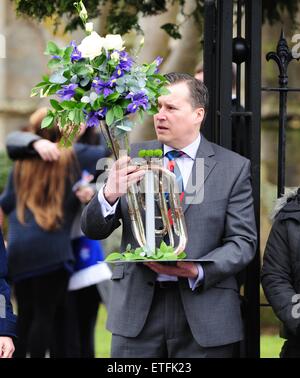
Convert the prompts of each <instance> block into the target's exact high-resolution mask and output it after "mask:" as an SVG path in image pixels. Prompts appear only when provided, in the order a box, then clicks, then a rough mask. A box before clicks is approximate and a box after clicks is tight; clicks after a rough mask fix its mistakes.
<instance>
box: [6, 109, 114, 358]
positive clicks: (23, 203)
mask: <svg viewBox="0 0 300 378" xmlns="http://www.w3.org/2000/svg"><path fill="white" fill-rule="evenodd" d="M46 113H47V109H45V108H41V109H38V110H37V111H36V112H35V113H34V114H33V115H32V116H31V118H30V128H29V129H30V131H31V133H20V134H17V137H16V139H15V143H14V144H13V147H12V150H13V151H15V152H16V154H19V157H20V159H19V160H18V161H16V163H15V165H14V168H13V171H12V172H11V175H10V178H9V182H8V185H7V187H6V190H5V191H4V193H3V194H2V195H1V197H0V205H1V207H2V209H3V211H4V212H5V213H6V214H7V215H8V216H9V232H8V268H9V276H10V277H11V278H12V280H13V281H14V285H15V293H16V300H17V305H18V314H19V317H18V323H17V335H18V339H17V343H16V353H15V356H16V357H25V356H26V355H27V353H28V352H29V354H30V356H31V357H45V355H46V352H47V351H48V350H50V356H57V351H56V350H55V345H57V344H59V343H58V342H55V337H54V335H57V334H58V332H57V327H56V323H57V314H58V309H59V308H60V307H61V306H62V305H63V303H64V301H65V298H66V293H67V288H68V282H69V278H70V275H71V274H72V273H73V266H74V254H73V249H72V244H71V239H70V234H71V228H72V223H73V220H74V218H75V216H76V214H77V211H78V209H79V208H80V201H79V198H78V197H80V196H81V197H83V196H84V195H83V194H82V193H81V195H79V194H78V193H74V192H73V191H72V186H73V185H74V183H75V182H77V181H78V180H79V179H80V177H81V164H82V163H85V162H86V161H88V162H89V164H90V165H91V166H94V167H95V166H96V162H97V160H98V159H99V158H100V157H103V156H105V155H106V154H107V152H106V149H105V148H102V149H101V148H100V149H99V148H98V149H97V151H95V150H90V149H89V148H85V147H84V146H77V148H76V149H75V148H74V149H73V148H70V149H58V148H57V145H56V146H55V148H53V144H56V143H57V142H58V141H59V139H60V137H61V135H60V132H59V129H58V127H55V128H51V129H41V127H40V126H41V122H42V120H43V118H44V117H45V116H46ZM24 138H25V139H26V141H24ZM18 146H20V148H18ZM49 146H52V149H51V150H50V152H49ZM35 148H36V149H37V150H38V151H41V154H44V156H45V160H42V159H40V158H39V157H38V154H37V152H36V149H35ZM91 148H92V146H91ZM24 155H25V156H27V157H26V158H24V159H21V157H22V156H23V157H24ZM53 158H54V159H53ZM51 159H53V161H51ZM58 337H59V336H56V340H57V338H58Z"/></svg>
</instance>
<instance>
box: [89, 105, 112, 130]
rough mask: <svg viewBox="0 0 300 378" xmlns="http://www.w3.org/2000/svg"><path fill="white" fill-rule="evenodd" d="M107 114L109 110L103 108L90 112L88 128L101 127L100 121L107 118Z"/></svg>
mask: <svg viewBox="0 0 300 378" xmlns="http://www.w3.org/2000/svg"><path fill="white" fill-rule="evenodd" d="M106 113H107V108H103V109H100V110H97V111H94V110H92V111H90V112H89V113H88V114H87V116H86V126H87V127H94V126H96V127H97V126H99V123H100V120H102V119H104V118H105V114H106Z"/></svg>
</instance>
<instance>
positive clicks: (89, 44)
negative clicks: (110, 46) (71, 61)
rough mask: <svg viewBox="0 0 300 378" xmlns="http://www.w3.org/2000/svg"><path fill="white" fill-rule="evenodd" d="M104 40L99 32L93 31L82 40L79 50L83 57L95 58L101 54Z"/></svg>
mask: <svg viewBox="0 0 300 378" xmlns="http://www.w3.org/2000/svg"><path fill="white" fill-rule="evenodd" d="M104 40H105V39H104V38H101V37H100V35H99V34H98V33H96V32H94V31H93V32H92V33H91V34H90V35H89V36H87V37H85V38H84V39H83V40H82V41H81V44H80V45H79V46H78V50H79V51H80V52H81V54H82V57H83V58H90V59H94V58H95V57H96V56H99V55H101V50H102V47H103V45H104Z"/></svg>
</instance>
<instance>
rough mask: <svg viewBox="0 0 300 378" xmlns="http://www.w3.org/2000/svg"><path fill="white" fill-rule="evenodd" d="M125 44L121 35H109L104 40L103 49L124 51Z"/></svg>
mask: <svg viewBox="0 0 300 378" xmlns="http://www.w3.org/2000/svg"><path fill="white" fill-rule="evenodd" d="M123 43H124V41H123V39H122V38H121V36H120V35H119V34H107V36H106V37H105V38H104V45H103V47H104V48H105V49H106V50H122V47H123Z"/></svg>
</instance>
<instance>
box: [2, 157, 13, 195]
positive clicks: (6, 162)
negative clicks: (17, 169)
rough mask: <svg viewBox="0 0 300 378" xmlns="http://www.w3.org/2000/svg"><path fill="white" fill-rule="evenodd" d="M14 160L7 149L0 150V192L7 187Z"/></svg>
mask: <svg viewBox="0 0 300 378" xmlns="http://www.w3.org/2000/svg"><path fill="white" fill-rule="evenodd" d="M11 167H12V162H11V160H10V159H9V158H8V156H7V154H6V152H5V151H0V193H2V191H3V189H4V188H5V185H6V182H7V179H8V175H9V172H10V170H11Z"/></svg>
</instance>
